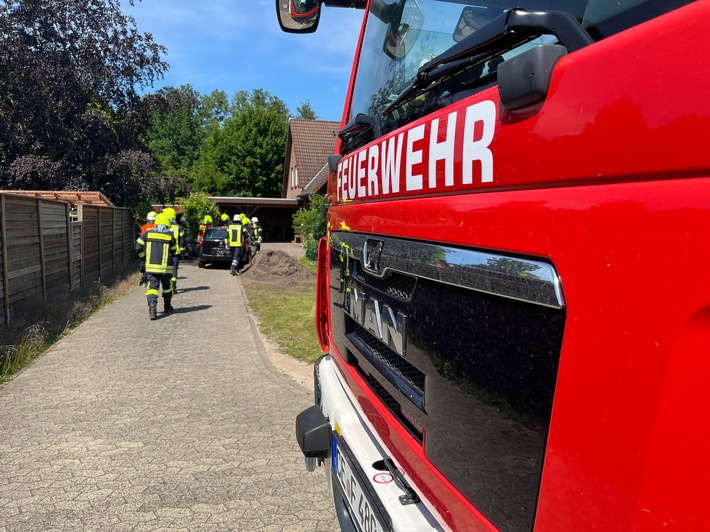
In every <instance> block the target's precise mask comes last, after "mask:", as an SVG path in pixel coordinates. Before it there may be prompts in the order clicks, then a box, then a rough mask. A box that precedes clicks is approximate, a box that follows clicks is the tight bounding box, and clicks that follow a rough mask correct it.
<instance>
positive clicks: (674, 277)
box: [276, 0, 710, 532]
mask: <svg viewBox="0 0 710 532" xmlns="http://www.w3.org/2000/svg"><path fill="white" fill-rule="evenodd" d="M323 5H325V9H328V7H329V6H338V5H339V6H340V7H356V8H360V9H363V14H364V17H363V25H362V30H361V35H360V43H359V46H358V49H357V51H356V54H355V61H354V68H353V72H352V77H351V83H350V90H349V93H348V97H347V101H346V106H345V110H344V115H343V121H342V128H341V130H340V133H339V137H340V140H339V144H338V147H337V153H336V154H334V155H333V156H332V157H331V158H330V160H329V166H330V180H329V185H328V200H329V213H328V234H327V236H326V238H324V239H323V240H322V241H321V243H320V248H319V258H318V274H317V296H316V321H317V330H318V335H319V338H320V342H321V344H322V348H323V350H324V352H325V353H326V354H325V355H324V356H323V357H322V358H321V359H320V360H319V362H318V363H317V364H316V366H315V390H316V392H315V405H314V406H313V407H311V408H309V409H307V410H305V411H304V412H302V413H301V414H300V415H299V416H298V418H297V421H296V433H297V438H298V441H299V444H300V446H301V450H302V451H303V453H304V455H305V457H306V465H307V468H308V469H311V470H313V469H315V468H316V467H317V466H319V465H322V466H324V467H323V469H324V470H325V471H326V472H327V478H328V482H330V485H331V488H332V494H333V499H334V501H335V507H336V510H337V513H338V517H339V520H340V524H341V527H342V528H343V530H363V531H378V530H402V531H413V530H456V531H460V530H473V531H491V530H502V531H514V532H518V531H530V530H535V531H574V532H580V531H601V532H614V531H619V532H621V531H630V530H633V531H660V530H664V531H665V530H684V531H699V530H710V523H709V521H710V519H709V518H708V517H707V516H706V511H705V510H703V508H705V504H707V501H706V499H707V498H708V494H710V490H708V487H707V485H708V481H709V479H710V465H708V464H709V462H710V459H709V457H710V391H709V390H710V385H709V384H708V382H709V381H710V281H708V277H710V36H709V35H708V27H709V22H708V21H710V1H707V0H698V1H681V0H519V1H512V0H369V1H364V0H339V1H328V0H326V1H325V2H321V1H310V2H309V1H299V0H277V1H276V8H277V13H278V15H279V20H280V23H281V26H282V28H283V29H284V30H285V31H290V32H294V33H297V32H308V31H313V30H315V28H316V27H317V26H318V20H319V16H320V13H321V8H322V7H323Z"/></svg>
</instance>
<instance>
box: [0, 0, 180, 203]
mask: <svg viewBox="0 0 710 532" xmlns="http://www.w3.org/2000/svg"><path fill="white" fill-rule="evenodd" d="M165 51H166V50H165V48H164V47H162V46H160V45H158V44H156V43H155V42H154V41H153V38H152V36H151V35H150V34H143V33H140V32H138V30H137V28H136V24H135V20H134V19H133V18H132V17H129V16H126V15H124V14H123V13H122V12H121V1H120V0H43V1H41V2H40V1H32V2H29V1H20V0H4V1H3V2H2V3H0V95H1V96H2V97H1V98H0V138H2V139H3V141H2V142H1V143H0V186H2V187H4V188H10V189H13V188H14V189H17V188H36V189H74V190H77V189H78V190H85V189H91V190H100V191H101V192H103V193H105V194H106V195H107V196H109V197H110V198H111V199H112V200H113V201H114V202H116V203H119V204H123V205H126V204H128V203H130V201H131V199H132V197H134V196H136V195H140V194H142V193H146V187H147V188H150V186H151V185H150V183H149V181H150V179H151V178H152V175H153V171H154V170H155V169H154V165H153V161H152V159H151V157H150V156H149V155H148V154H147V152H146V151H145V150H144V149H143V146H141V144H140V138H141V134H142V131H143V130H144V128H145V121H144V119H143V117H144V114H143V111H142V107H141V99H140V97H139V96H138V89H139V88H140V89H142V88H145V87H147V86H151V85H152V83H153V81H154V80H155V79H156V78H159V77H162V75H163V73H164V72H165V70H167V68H168V65H167V63H165V62H163V61H162V59H161V55H162V54H164V53H165Z"/></svg>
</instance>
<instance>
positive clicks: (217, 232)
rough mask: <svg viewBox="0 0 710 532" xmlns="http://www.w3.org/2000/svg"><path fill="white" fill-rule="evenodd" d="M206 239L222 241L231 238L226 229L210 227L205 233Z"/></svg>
mask: <svg viewBox="0 0 710 532" xmlns="http://www.w3.org/2000/svg"><path fill="white" fill-rule="evenodd" d="M205 238H206V239H208V240H220V239H223V238H229V234H228V233H227V228H226V227H208V228H207V230H206V231H205Z"/></svg>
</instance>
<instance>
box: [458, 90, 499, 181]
mask: <svg viewBox="0 0 710 532" xmlns="http://www.w3.org/2000/svg"><path fill="white" fill-rule="evenodd" d="M477 122H482V125H483V128H482V129H483V134H482V136H481V138H480V139H478V140H476V139H475V138H474V132H475V130H476V123H477ZM495 123H496V105H495V104H494V103H493V102H492V101H490V100H486V101H484V102H480V103H477V104H476V105H472V106H471V107H469V108H468V109H466V122H465V124H464V128H463V130H464V136H463V184H464V185H470V184H471V183H473V162H474V161H480V162H481V183H490V182H491V181H493V153H492V152H491V150H490V149H489V148H488V146H489V145H490V143H491V140H493V131H494V128H495Z"/></svg>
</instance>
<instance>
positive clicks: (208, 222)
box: [197, 214, 212, 242]
mask: <svg viewBox="0 0 710 532" xmlns="http://www.w3.org/2000/svg"><path fill="white" fill-rule="evenodd" d="M208 227H212V217H211V216H210V215H209V214H205V217H204V218H202V222H200V228H199V230H198V231H197V241H198V242H202V238H203V237H204V236H205V231H206V230H207V228H208Z"/></svg>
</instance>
